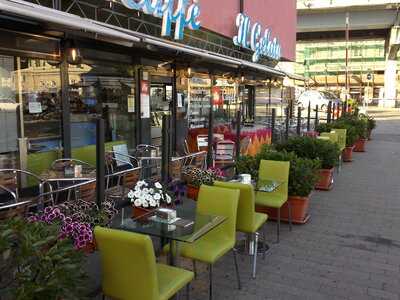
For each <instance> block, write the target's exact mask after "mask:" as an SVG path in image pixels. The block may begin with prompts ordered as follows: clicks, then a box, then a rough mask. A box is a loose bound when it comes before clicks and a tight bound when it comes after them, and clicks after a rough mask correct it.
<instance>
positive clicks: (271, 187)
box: [256, 179, 283, 193]
mask: <svg viewBox="0 0 400 300" xmlns="http://www.w3.org/2000/svg"><path fill="white" fill-rule="evenodd" d="M282 184H283V182H282V181H277V180H271V179H259V180H258V182H257V184H256V191H257V192H264V193H272V192H274V191H276V190H277V189H278V188H279V187H280V186H281V185H282Z"/></svg>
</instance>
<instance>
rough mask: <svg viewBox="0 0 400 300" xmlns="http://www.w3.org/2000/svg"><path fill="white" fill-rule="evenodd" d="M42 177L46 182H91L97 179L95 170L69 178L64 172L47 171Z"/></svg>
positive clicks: (87, 170)
mask: <svg viewBox="0 0 400 300" xmlns="http://www.w3.org/2000/svg"><path fill="white" fill-rule="evenodd" d="M40 177H41V178H42V179H44V180H46V181H50V182H61V181H66V182H70V181H72V182H74V181H89V180H92V179H95V178H96V170H95V169H83V170H82V174H81V176H79V177H75V176H68V175H66V174H65V172H64V170H47V171H45V172H43V173H42V174H41V175H40Z"/></svg>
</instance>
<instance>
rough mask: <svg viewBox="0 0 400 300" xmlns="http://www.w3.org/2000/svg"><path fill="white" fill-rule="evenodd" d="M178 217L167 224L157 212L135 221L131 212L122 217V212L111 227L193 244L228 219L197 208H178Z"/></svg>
mask: <svg viewBox="0 0 400 300" xmlns="http://www.w3.org/2000/svg"><path fill="white" fill-rule="evenodd" d="M128 210H129V209H128ZM176 215H177V218H176V219H175V220H174V221H172V222H169V223H167V222H166V221H163V220H161V219H159V218H158V217H157V216H156V211H155V210H154V211H151V212H149V213H147V214H145V215H143V216H141V217H138V218H135V219H133V218H132V217H131V214H129V212H128V215H127V214H125V215H122V212H120V214H119V215H118V216H117V217H116V218H114V221H113V222H112V223H111V224H110V227H111V228H113V229H119V230H125V231H130V232H136V233H142V234H147V235H150V236H155V237H160V238H166V239H170V240H175V241H179V242H185V243H193V242H194V241H196V240H197V239H199V238H200V237H202V236H203V235H205V234H206V233H207V232H209V231H210V230H212V229H213V228H215V227H217V226H218V225H220V224H221V223H223V222H224V221H225V220H226V217H223V216H213V215H205V214H200V213H197V212H196V207H195V206H193V207H183V206H178V207H177V208H176Z"/></svg>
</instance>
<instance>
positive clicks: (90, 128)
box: [69, 60, 135, 150]
mask: <svg viewBox="0 0 400 300" xmlns="http://www.w3.org/2000/svg"><path fill="white" fill-rule="evenodd" d="M133 74H134V73H133V68H132V67H131V66H130V65H120V64H118V63H117V62H114V63H110V62H105V61H102V62H100V61H97V60H96V61H87V62H85V63H84V64H81V65H70V66H69V81H70V88H69V97H70V104H71V136H72V148H81V147H85V146H88V145H93V144H95V143H96V128H95V122H94V119H95V118H97V117H103V118H104V120H105V131H106V133H105V135H106V136H105V139H106V142H116V141H124V142H126V144H127V145H128V149H130V150H131V149H133V148H134V147H135V113H134V103H135V80H134V75H133Z"/></svg>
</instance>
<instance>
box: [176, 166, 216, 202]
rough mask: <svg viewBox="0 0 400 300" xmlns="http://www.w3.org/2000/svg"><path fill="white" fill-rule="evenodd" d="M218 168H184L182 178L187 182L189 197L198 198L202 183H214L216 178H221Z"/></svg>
mask: <svg viewBox="0 0 400 300" xmlns="http://www.w3.org/2000/svg"><path fill="white" fill-rule="evenodd" d="M220 175H221V173H220V171H217V169H210V170H202V169H199V168H196V167H191V166H189V167H185V168H183V169H182V180H183V181H185V182H186V184H187V189H186V191H187V195H186V196H187V197H188V198H189V199H193V200H196V199H197V196H198V193H199V189H200V186H201V185H202V184H207V185H212V184H213V183H214V180H217V179H218V178H221V176H220Z"/></svg>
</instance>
